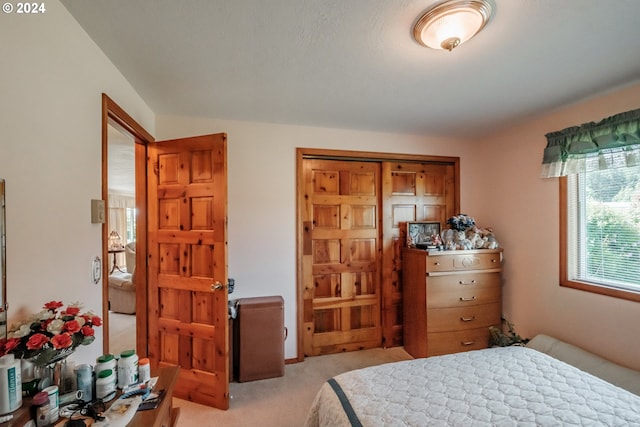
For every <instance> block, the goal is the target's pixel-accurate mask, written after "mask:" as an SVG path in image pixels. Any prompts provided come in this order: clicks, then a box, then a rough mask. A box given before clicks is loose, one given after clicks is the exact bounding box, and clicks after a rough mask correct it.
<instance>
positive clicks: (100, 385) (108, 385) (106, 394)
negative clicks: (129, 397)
mask: <svg viewBox="0 0 640 427" xmlns="http://www.w3.org/2000/svg"><path fill="white" fill-rule="evenodd" d="M114 397H116V376H115V374H114V373H113V371H112V370H111V369H105V370H103V371H100V373H99V374H98V378H96V398H97V399H102V401H103V402H108V401H110V400H111V399H113V398H114Z"/></svg>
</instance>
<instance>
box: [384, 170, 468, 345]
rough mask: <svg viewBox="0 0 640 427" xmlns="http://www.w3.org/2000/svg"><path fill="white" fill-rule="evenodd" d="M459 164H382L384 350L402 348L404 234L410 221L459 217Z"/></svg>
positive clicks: (444, 222)
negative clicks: (404, 228)
mask: <svg viewBox="0 0 640 427" xmlns="http://www.w3.org/2000/svg"><path fill="white" fill-rule="evenodd" d="M457 168H458V163H457V162H433V163H409V162H383V164H382V200H383V202H382V204H383V230H382V232H383V236H384V238H383V246H384V249H383V256H382V259H383V264H382V282H383V284H384V285H383V288H382V334H383V337H384V338H383V340H384V343H383V344H384V346H385V347H394V346H399V345H402V334H403V332H402V323H403V320H402V248H403V246H404V244H405V242H403V241H402V240H401V238H400V237H401V235H402V233H401V230H402V228H401V227H403V226H404V224H405V223H406V222H407V221H433V222H439V223H440V227H441V228H444V226H445V224H446V221H447V218H449V217H452V216H454V215H457V214H458V213H459V212H458V210H459V205H458V200H459V196H458V185H457V179H458V178H457V177H458V172H457Z"/></svg>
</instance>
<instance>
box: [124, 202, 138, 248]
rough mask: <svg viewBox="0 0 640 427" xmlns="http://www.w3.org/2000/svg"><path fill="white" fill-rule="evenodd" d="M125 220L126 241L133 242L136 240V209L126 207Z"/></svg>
mask: <svg viewBox="0 0 640 427" xmlns="http://www.w3.org/2000/svg"><path fill="white" fill-rule="evenodd" d="M125 215H126V220H127V242H135V240H136V209H135V208H126V210H125Z"/></svg>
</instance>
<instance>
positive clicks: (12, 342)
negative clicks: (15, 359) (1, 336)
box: [4, 338, 20, 353]
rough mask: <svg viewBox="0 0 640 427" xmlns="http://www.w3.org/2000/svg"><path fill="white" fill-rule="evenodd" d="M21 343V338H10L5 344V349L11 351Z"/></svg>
mask: <svg viewBox="0 0 640 427" xmlns="http://www.w3.org/2000/svg"><path fill="white" fill-rule="evenodd" d="M18 344H20V338H9V339H8V340H7V342H6V343H5V344H4V351H5V352H7V353H9V352H11V350H13V349H14V348H16V347H18Z"/></svg>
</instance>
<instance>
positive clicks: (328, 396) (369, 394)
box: [305, 336, 640, 427]
mask: <svg viewBox="0 0 640 427" xmlns="http://www.w3.org/2000/svg"><path fill="white" fill-rule="evenodd" d="M531 344H533V346H532V347H533V348H531V347H515V346H514V347H499V348H490V349H485V350H476V351H469V352H465V353H457V354H450V355H446V356H435V357H429V358H423V359H415V360H408V361H402V362H394V363H388V364H384V365H379V366H373V367H369V368H364V369H359V370H355V371H351V372H347V373H344V374H341V375H338V376H336V377H334V378H331V379H330V380H329V381H327V382H326V383H325V384H324V385H323V386H322V388H321V389H320V391H319V392H318V393H317V395H316V397H315V399H314V401H313V404H312V406H311V409H310V411H309V414H308V417H307V419H306V422H305V426H306V427H324V426H332V427H333V426H364V427H369V426H432V425H433V426H471V425H473V426H515V425H517V426H528V425H530V426H540V425H542V426H557V425H563V426H564V425H570V426H584V425H594V426H600V425H607V426H633V425H635V426H640V396H638V395H637V394H634V393H632V392H631V391H630V390H634V391H636V388H637V389H638V391H636V392H640V373H638V372H637V371H632V370H630V369H626V368H623V367H620V366H618V365H614V364H612V363H611V362H607V361H604V359H600V358H598V357H597V356H595V355H592V354H591V353H587V352H585V351H584V350H581V349H578V348H577V347H573V346H571V345H569V344H566V343H562V342H560V341H557V340H555V339H553V338H550V337H547V336H542V337H541V338H538V337H536V338H535V339H534V340H532V343H531ZM536 346H538V347H539V349H536ZM545 351H546V352H548V353H554V352H555V353H557V354H560V355H561V356H562V357H563V358H564V359H565V360H567V361H568V362H569V363H571V362H575V364H577V365H581V367H582V369H579V368H578V367H576V366H573V365H571V364H569V363H566V362H564V361H562V360H560V359H558V358H556V357H557V356H556V357H553V356H551V355H550V354H547V353H546V352H545ZM585 366H586V368H587V370H592V371H594V372H595V373H596V374H597V373H600V372H603V373H604V374H605V376H606V375H608V376H609V377H610V378H614V379H616V380H617V379H619V380H620V381H622V382H623V383H625V384H623V385H625V386H626V389H625V388H622V387H621V386H620V385H615V384H613V383H611V382H608V381H605V380H604V379H602V378H600V377H597V376H595V375H593V374H591V373H589V372H586V371H585V370H584V369H585Z"/></svg>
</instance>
